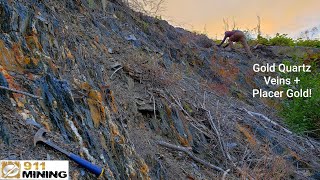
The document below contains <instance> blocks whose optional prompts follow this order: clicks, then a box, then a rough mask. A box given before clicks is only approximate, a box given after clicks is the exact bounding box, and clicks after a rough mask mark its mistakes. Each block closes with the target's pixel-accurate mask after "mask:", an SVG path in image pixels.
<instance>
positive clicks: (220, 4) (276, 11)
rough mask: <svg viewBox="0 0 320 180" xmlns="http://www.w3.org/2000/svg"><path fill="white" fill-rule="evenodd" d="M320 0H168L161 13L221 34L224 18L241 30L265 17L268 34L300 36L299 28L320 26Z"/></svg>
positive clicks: (211, 33) (189, 26) (177, 21)
mask: <svg viewBox="0 0 320 180" xmlns="http://www.w3.org/2000/svg"><path fill="white" fill-rule="evenodd" d="M319 8H320V0H224V1H223V0H167V1H166V4H165V10H164V11H162V12H161V17H162V18H163V19H165V20H168V21H169V22H170V23H171V24H173V25H175V26H180V27H184V28H186V29H188V30H195V31H200V32H204V31H206V33H207V34H208V35H209V36H210V37H212V38H215V37H218V38H221V36H222V34H223V33H224V23H223V19H228V20H229V24H230V25H229V26H231V27H230V28H232V24H233V19H234V21H235V23H236V27H238V28H239V29H240V30H246V29H253V28H254V27H256V26H257V22H258V21H257V16H260V18H261V30H262V33H263V34H264V35H274V34H275V33H277V32H279V33H286V34H289V35H290V36H291V37H296V36H297V35H298V34H299V32H301V31H304V30H307V29H310V28H312V27H315V26H316V27H318V28H319V29H320V10H319Z"/></svg>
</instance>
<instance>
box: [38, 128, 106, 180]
mask: <svg viewBox="0 0 320 180" xmlns="http://www.w3.org/2000/svg"><path fill="white" fill-rule="evenodd" d="M45 133H47V130H46V129H44V128H40V129H39V130H38V131H37V133H36V134H35V135H34V139H33V143H34V146H36V145H37V143H38V142H42V143H44V144H46V145H48V146H50V147H51V148H53V149H55V150H57V151H59V152H61V153H63V154H65V155H66V156H68V158H70V159H71V160H73V161H74V162H76V163H77V164H79V165H80V166H82V167H84V168H86V169H87V170H89V171H90V172H91V173H93V174H95V175H96V176H100V175H102V174H103V171H104V169H103V168H101V167H99V166H97V165H94V164H92V163H90V162H89V161H87V160H85V159H83V158H81V157H80V156H78V155H75V154H73V153H71V152H68V151H66V150H64V149H62V148H61V147H59V146H57V145H56V144H54V143H52V142H51V141H48V140H47V139H46V138H45V137H44V134H45Z"/></svg>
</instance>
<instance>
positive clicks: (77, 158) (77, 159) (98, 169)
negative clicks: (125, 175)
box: [68, 153, 103, 176]
mask: <svg viewBox="0 0 320 180" xmlns="http://www.w3.org/2000/svg"><path fill="white" fill-rule="evenodd" d="M68 157H69V158H70V159H72V160H73V161H74V162H76V163H77V164H79V165H80V166H82V167H84V168H86V169H87V170H89V171H90V172H92V173H93V174H95V175H97V176H100V175H101V174H102V173H103V169H102V168H101V167H99V166H97V165H94V164H92V163H90V162H89V161H87V160H84V159H82V158H81V157H80V156H78V155H75V154H73V153H70V154H69V155H68Z"/></svg>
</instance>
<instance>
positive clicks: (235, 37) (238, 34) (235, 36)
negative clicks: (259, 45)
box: [218, 30, 253, 57]
mask: <svg viewBox="0 0 320 180" xmlns="http://www.w3.org/2000/svg"><path fill="white" fill-rule="evenodd" d="M227 38H229V40H228V41H229V43H228V44H227V45H225V46H224V48H226V47H228V46H230V48H231V49H233V42H239V41H240V42H241V44H242V45H243V47H244V49H245V50H246V52H247V53H248V55H249V56H250V57H253V54H252V52H251V51H250V48H249V46H248V43H247V39H246V36H245V35H244V33H243V32H242V31H240V30H232V31H226V32H225V33H224V38H223V40H222V42H221V43H220V44H219V45H218V47H220V46H221V45H222V44H223V43H224V41H225V40H226V39H227Z"/></svg>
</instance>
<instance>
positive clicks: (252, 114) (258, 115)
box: [243, 108, 292, 134]
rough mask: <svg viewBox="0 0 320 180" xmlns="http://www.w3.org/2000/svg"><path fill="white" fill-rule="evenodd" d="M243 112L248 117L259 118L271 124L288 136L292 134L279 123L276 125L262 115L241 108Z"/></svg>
mask: <svg viewBox="0 0 320 180" xmlns="http://www.w3.org/2000/svg"><path fill="white" fill-rule="evenodd" d="M243 110H244V111H246V112H247V113H248V114H249V115H250V116H253V117H254V116H257V117H260V118H262V119H264V120H265V121H267V122H269V123H271V124H272V125H274V126H276V127H279V128H281V129H282V130H283V131H284V132H286V133H289V134H292V132H291V131H290V130H288V129H287V128H285V127H283V126H281V125H280V124H279V123H277V122H275V121H272V120H271V119H269V118H268V117H267V116H265V115H263V114H260V113H256V112H252V111H249V110H247V109H246V108H243Z"/></svg>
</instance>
